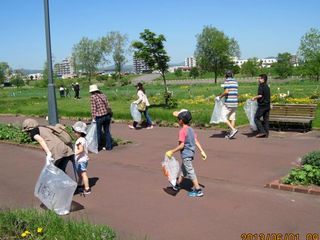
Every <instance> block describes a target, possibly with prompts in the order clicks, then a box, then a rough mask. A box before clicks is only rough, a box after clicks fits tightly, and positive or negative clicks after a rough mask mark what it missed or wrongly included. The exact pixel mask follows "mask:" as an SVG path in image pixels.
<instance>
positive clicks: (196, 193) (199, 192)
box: [188, 189, 204, 197]
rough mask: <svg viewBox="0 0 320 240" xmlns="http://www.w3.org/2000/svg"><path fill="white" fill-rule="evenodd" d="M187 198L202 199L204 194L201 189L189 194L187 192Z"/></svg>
mask: <svg viewBox="0 0 320 240" xmlns="http://www.w3.org/2000/svg"><path fill="white" fill-rule="evenodd" d="M188 195H189V197H202V196H203V195H204V194H203V192H202V189H194V190H192V191H191V192H188Z"/></svg>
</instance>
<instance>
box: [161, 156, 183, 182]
mask: <svg viewBox="0 0 320 240" xmlns="http://www.w3.org/2000/svg"><path fill="white" fill-rule="evenodd" d="M161 166H162V171H163V174H164V175H165V176H166V177H168V180H169V182H170V184H171V185H172V186H175V185H176V183H177V177H178V176H179V173H180V165H179V162H178V161H177V160H176V159H175V158H174V157H171V158H169V157H168V156H165V157H164V159H163V161H162V162H161Z"/></svg>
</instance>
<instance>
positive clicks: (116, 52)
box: [101, 32, 129, 78]
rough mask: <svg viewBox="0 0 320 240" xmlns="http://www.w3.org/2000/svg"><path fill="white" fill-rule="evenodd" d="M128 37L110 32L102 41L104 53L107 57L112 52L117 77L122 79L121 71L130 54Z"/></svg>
mask: <svg viewBox="0 0 320 240" xmlns="http://www.w3.org/2000/svg"><path fill="white" fill-rule="evenodd" d="M127 45H128V35H126V34H123V35H122V34H121V33H119V32H110V33H108V34H107V36H105V37H103V38H102V39H101V47H102V51H103V53H104V54H105V55H108V54H110V53H111V52H112V58H113V62H114V65H115V71H116V73H117V76H118V77H120V78H121V70H122V67H123V65H124V64H125V63H126V62H127V60H126V54H127V53H128V52H129V48H128V47H127Z"/></svg>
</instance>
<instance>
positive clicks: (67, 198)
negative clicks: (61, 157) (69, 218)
mask: <svg viewBox="0 0 320 240" xmlns="http://www.w3.org/2000/svg"><path fill="white" fill-rule="evenodd" d="M76 188H77V183H76V182H75V181H73V180H72V179H71V178H70V177H69V176H68V175H67V174H65V173H64V172H63V171H62V170H60V169H59V168H57V167H56V166H54V165H53V164H52V163H51V164H49V165H46V166H45V167H44V168H43V169H42V171H41V173H40V176H39V178H38V181H37V183H36V186H35V189H34V195H35V196H36V197H37V198H38V199H39V200H40V201H41V202H42V203H43V204H44V205H45V206H46V207H47V208H48V209H50V210H53V211H55V212H56V213H57V214H58V215H66V214H68V213H69V212H70V207H71V202H72V197H73V194H74V191H75V190H76Z"/></svg>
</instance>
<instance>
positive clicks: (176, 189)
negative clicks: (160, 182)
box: [172, 184, 181, 191]
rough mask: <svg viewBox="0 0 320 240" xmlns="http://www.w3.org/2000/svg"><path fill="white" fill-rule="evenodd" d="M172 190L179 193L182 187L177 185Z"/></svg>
mask: <svg viewBox="0 0 320 240" xmlns="http://www.w3.org/2000/svg"><path fill="white" fill-rule="evenodd" d="M172 189H173V190H175V191H179V190H180V189H181V187H180V186H179V184H176V185H175V186H172Z"/></svg>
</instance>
